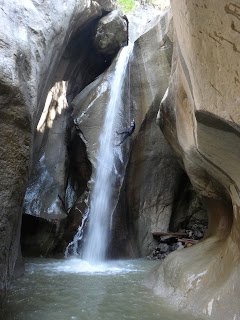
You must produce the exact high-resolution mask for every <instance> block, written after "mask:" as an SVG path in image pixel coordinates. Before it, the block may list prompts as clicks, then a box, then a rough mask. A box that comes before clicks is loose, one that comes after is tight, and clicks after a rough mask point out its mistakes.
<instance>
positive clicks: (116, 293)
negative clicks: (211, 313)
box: [4, 258, 193, 320]
mask: <svg viewBox="0 0 240 320" xmlns="http://www.w3.org/2000/svg"><path fill="white" fill-rule="evenodd" d="M156 264H157V263H156V262H154V261H148V260H126V261H113V262H109V263H101V264H100V265H90V264H89V263H88V262H86V261H83V260H80V259H76V258H75V259H65V260H53V259H44V258H42V259H31V260H27V261H26V275H25V277H23V278H21V279H18V280H16V281H15V282H14V284H13V286H12V291H11V292H10V295H9V301H8V303H7V310H6V315H5V316H4V320H56V319H57V320H73V319H75V320H93V319H94V320H96V319H97V320H108V319H111V320H120V319H121V320H122V319H129V320H130V319H141V320H145V319H146V320H155V319H156V320H193V317H192V316H190V317H189V316H187V315H184V314H180V313H179V312H177V313H176V312H175V311H173V310H171V309H169V308H168V307H167V306H166V304H165V303H164V301H163V300H162V299H160V298H159V297H157V296H155V295H153V293H152V292H151V291H150V290H148V289H146V288H145V287H143V286H142V285H141V280H142V279H143V278H144V275H145V274H146V273H147V272H148V271H149V270H150V269H151V268H152V267H154V266H155V265H156Z"/></svg>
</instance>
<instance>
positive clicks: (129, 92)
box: [128, 59, 131, 125]
mask: <svg viewBox="0 0 240 320" xmlns="http://www.w3.org/2000/svg"><path fill="white" fill-rule="evenodd" d="M128 78H129V80H128V87H129V88H128V96H129V125H130V122H131V86H130V59H129V61H128Z"/></svg>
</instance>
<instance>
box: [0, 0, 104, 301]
mask: <svg viewBox="0 0 240 320" xmlns="http://www.w3.org/2000/svg"><path fill="white" fill-rule="evenodd" d="M108 5H109V4H108ZM108 5H107V4H106V3H105V4H104V8H105V9H106V7H107V6H108ZM104 8H103V7H102V6H101V5H100V4H99V3H98V2H95V1H92V2H88V1H77V0H75V1H68V4H67V5H66V3H65V1H58V2H57V3H56V2H54V1H48V2H47V3H43V2H40V1H39V2H38V1H28V2H27V3H25V2H23V1H20V2H19V1H13V2H9V1H2V2H1V13H0V15H1V19H0V28H1V30H4V32H2V33H1V42H0V43H1V45H0V56H1V58H0V74H1V79H0V104H1V108H0V127H1V138H0V150H1V153H0V164H1V165H0V168H1V169H0V170H1V171H0V173H1V182H0V200H1V204H2V205H1V214H0V218H1V219H0V220H1V223H0V235H1V243H0V305H1V304H2V301H3V297H4V295H5V291H6V288H7V287H8V284H9V279H10V278H11V276H12V274H13V269H14V265H15V261H16V257H17V253H18V247H19V236H20V226H21V207H22V203H23V198H24V194H25V190H26V184H27V178H28V174H29V165H30V159H31V155H32V152H33V148H32V142H33V136H34V134H35V129H36V127H37V124H38V122H39V119H40V115H41V114H42V111H43V107H44V102H45V100H46V97H47V93H48V91H49V90H50V89H51V88H52V87H53V85H54V84H55V82H56V81H60V80H63V74H64V73H63V70H62V69H61V70H60V71H61V72H62V73H61V72H57V71H59V70H58V68H57V66H58V65H59V62H60V60H61V57H62V55H63V53H64V51H65V49H66V46H67V44H68V42H69V41H70V40H71V39H72V38H73V37H74V36H76V35H77V34H78V32H79V30H81V28H83V26H86V25H87V24H89V23H91V22H92V21H94V19H95V20H96V19H97V18H98V17H100V16H101V15H102V11H103V9H104ZM50 13H51V14H50ZM65 61H67V58H66V57H65ZM49 143H50V142H49ZM33 159H34V156H33ZM39 159H40V158H39Z"/></svg>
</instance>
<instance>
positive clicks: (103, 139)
mask: <svg viewBox="0 0 240 320" xmlns="http://www.w3.org/2000/svg"><path fill="white" fill-rule="evenodd" d="M132 48H133V44H129V46H128V47H124V48H123V49H122V50H121V52H120V55H119V57H118V60H117V63H116V68H115V72H114V75H113V79H112V81H111V84H110V95H109V101H108V104H107V109H106V115H105V120H104V125H103V129H102V133H101V135H100V138H99V142H100V147H99V152H98V157H97V166H96V177H95V184H94V187H93V190H92V196H91V203H90V216H89V225H88V232H87V239H86V242H85V246H84V250H83V259H85V260H87V261H89V262H91V263H95V262H101V261H103V260H104V258H105V254H106V249H107V243H108V236H109V229H110V219H111V215H112V212H113V208H112V205H111V199H112V196H113V191H112V190H113V187H114V176H115V175H116V174H117V173H116V170H114V169H115V168H114V161H115V156H114V148H116V147H115V146H114V140H113V137H114V133H115V131H116V122H117V119H118V115H119V111H120V110H119V109H120V108H122V87H123V82H124V81H123V80H124V76H125V71H126V68H127V65H128V61H129V57H130V54H131V52H132Z"/></svg>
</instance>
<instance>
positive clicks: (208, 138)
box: [145, 0, 240, 320]
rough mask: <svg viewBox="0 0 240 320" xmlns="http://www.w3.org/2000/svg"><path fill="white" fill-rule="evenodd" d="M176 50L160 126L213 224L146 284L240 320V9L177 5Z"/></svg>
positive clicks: (180, 301) (200, 309)
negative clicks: (192, 244)
mask: <svg viewBox="0 0 240 320" xmlns="http://www.w3.org/2000/svg"><path fill="white" fill-rule="evenodd" d="M171 5H172V10H173V18H174V26H175V48H174V58H173V67H172V73H171V80H170V85H169V89H168V93H167V95H166V97H165V99H164V100H163V101H162V104H161V108H160V112H159V115H158V116H159V119H160V123H161V128H162V130H163V133H164V135H165V137H166V138H167V140H168V141H169V142H170V144H171V145H172V147H173V149H174V150H175V153H176V155H177V156H178V158H179V161H180V162H181V164H182V166H183V167H184V168H185V171H186V172H187V174H188V176H189V178H190V181H191V183H192V185H193V187H194V189H195V190H196V191H197V193H198V195H199V196H200V197H201V198H202V199H203V201H204V202H205V204H206V206H207V208H208V216H209V225H208V233H207V234H206V236H205V238H204V240H203V241H201V242H200V243H199V244H197V245H196V246H194V247H190V248H187V249H184V250H180V251H177V252H174V253H172V254H171V255H169V257H168V258H167V259H166V260H165V261H164V262H163V263H162V264H161V265H160V266H159V267H158V268H156V269H155V270H154V271H153V272H152V273H151V275H150V276H149V277H148V279H146V281H145V283H146V284H147V285H148V286H149V287H152V288H154V290H155V291H156V293H158V294H160V295H162V296H165V297H168V298H169V299H170V301H171V303H172V304H173V305H175V306H178V307H179V308H184V309H185V310H186V309H188V310H191V311H192V312H193V313H194V314H195V315H199V316H204V315H205V316H207V317H209V318H211V319H218V320H219V319H221V320H226V319H234V320H237V319H240V309H239V303H238V301H239V296H240V292H239V287H240V284H239V279H240V277H239V276H240V274H239V273H240V269H239V259H240V251H239V250H240V247H239V237H240V229H239V217H240V208H239V207H240V191H239V190H240V189H239V188H240V167H239V157H240V149H239V144H240V108H239V89H240V78H239V63H240V59H239V58H240V38H239V32H240V6H239V3H238V2H237V1H231V2H230V1H226V0H223V1H220V2H219V1H216V0H206V1H202V2H201V3H200V2H199V1H194V0H191V1H184V0H173V1H172V2H171Z"/></svg>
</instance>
